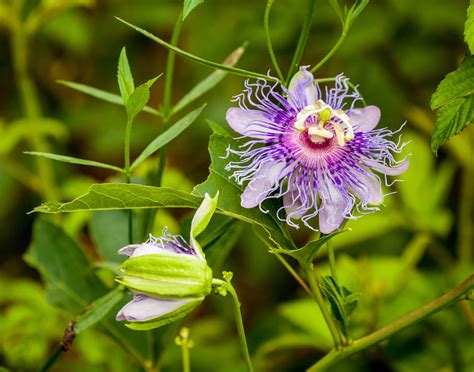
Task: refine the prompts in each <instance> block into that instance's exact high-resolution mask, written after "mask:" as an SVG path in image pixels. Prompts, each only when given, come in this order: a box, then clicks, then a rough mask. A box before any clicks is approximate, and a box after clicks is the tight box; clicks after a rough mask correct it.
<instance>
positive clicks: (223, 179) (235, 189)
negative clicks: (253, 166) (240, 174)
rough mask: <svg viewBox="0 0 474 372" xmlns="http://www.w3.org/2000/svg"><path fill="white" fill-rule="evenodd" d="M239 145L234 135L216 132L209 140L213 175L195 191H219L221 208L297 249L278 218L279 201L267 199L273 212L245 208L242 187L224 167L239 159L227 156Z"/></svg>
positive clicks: (284, 244)
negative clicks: (233, 137)
mask: <svg viewBox="0 0 474 372" xmlns="http://www.w3.org/2000/svg"><path fill="white" fill-rule="evenodd" d="M232 142H233V143H234V146H238V145H239V144H238V143H237V142H235V141H234V140H233V139H232V138H231V137H225V136H222V135H218V134H213V135H212V136H211V140H210V142H209V153H210V155H211V161H212V162H211V166H210V169H209V170H210V174H209V177H208V178H207V180H206V181H205V182H203V183H201V184H199V185H197V186H196V187H195V189H194V191H193V193H194V194H197V195H201V196H202V195H204V194H205V193H206V192H207V193H209V194H210V195H215V194H216V192H218V191H219V202H218V204H217V208H218V209H220V210H223V211H226V214H227V215H230V216H232V217H235V218H238V219H241V220H243V221H246V222H250V223H252V224H256V225H259V226H260V227H262V228H263V229H265V231H266V232H267V233H268V235H269V238H270V239H271V240H272V241H273V242H274V243H275V244H276V245H277V246H278V247H286V248H290V249H291V248H293V243H292V242H291V239H290V238H289V237H288V235H287V231H286V225H284V224H283V223H282V222H281V221H279V220H278V219H277V218H276V210H277V209H278V207H279V205H278V204H277V202H274V203H273V202H266V203H265V204H264V208H266V209H267V210H269V213H262V212H261V211H260V209H259V208H258V207H257V208H252V209H247V208H243V207H242V206H241V205H240V194H241V193H242V186H239V185H237V184H236V183H234V182H233V181H232V180H231V179H230V178H229V177H230V174H231V173H229V172H228V171H226V170H225V169H224V168H225V166H226V164H228V162H230V161H233V160H236V158H235V157H234V156H232V155H229V156H228V157H226V149H227V147H228V146H229V145H230V144H231V143H232Z"/></svg>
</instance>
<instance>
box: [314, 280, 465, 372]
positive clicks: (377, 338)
mask: <svg viewBox="0 0 474 372" xmlns="http://www.w3.org/2000/svg"><path fill="white" fill-rule="evenodd" d="M473 290H474V275H471V276H470V277H469V278H467V279H466V280H465V281H464V282H463V283H461V284H460V285H459V286H457V287H456V288H454V289H452V290H451V291H449V292H448V293H446V294H445V295H443V296H441V297H440V298H438V299H437V300H435V301H433V302H431V303H429V304H427V305H425V306H422V307H421V308H419V309H417V310H415V311H412V312H411V313H409V314H408V315H406V316H404V317H403V318H401V319H399V320H397V321H395V322H393V323H392V324H389V325H388V326H385V327H383V328H381V329H379V330H378V331H375V332H374V333H371V334H370V335H368V336H365V337H363V338H361V339H359V340H356V341H354V342H353V343H352V344H351V345H350V346H348V347H346V348H344V349H342V350H336V349H333V350H332V351H331V352H330V353H329V354H327V355H326V356H325V357H323V358H322V359H321V360H319V361H318V362H316V363H315V364H314V365H313V366H311V367H310V368H309V369H308V371H312V372H316V371H323V370H325V369H326V368H328V367H330V366H332V365H333V364H335V363H336V362H338V361H340V360H342V359H345V358H347V357H349V356H351V355H353V354H355V353H358V352H359V351H362V350H364V349H367V348H369V347H371V346H373V345H376V344H378V343H379V342H381V341H383V340H385V339H387V338H389V337H390V336H393V335H394V334H396V333H398V332H401V331H403V330H405V329H407V328H408V327H410V326H412V325H413V324H415V323H418V322H420V321H422V320H424V319H426V318H427V317H429V316H431V315H433V314H435V313H437V312H438V311H440V310H443V309H444V308H446V307H447V306H450V305H452V304H453V303H455V302H457V301H458V300H460V299H463V298H464V297H467V296H468V294H469V293H472V291H473Z"/></svg>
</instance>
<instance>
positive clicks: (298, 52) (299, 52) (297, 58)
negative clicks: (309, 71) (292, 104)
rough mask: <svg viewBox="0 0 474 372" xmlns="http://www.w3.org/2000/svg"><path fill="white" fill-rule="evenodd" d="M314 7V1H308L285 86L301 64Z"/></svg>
mask: <svg viewBox="0 0 474 372" xmlns="http://www.w3.org/2000/svg"><path fill="white" fill-rule="evenodd" d="M315 5H316V0H308V9H307V11H306V18H305V20H304V23H303V28H302V29H301V34H300V38H299V40H298V44H297V45H296V49H295V54H294V55H293V59H292V61H291V65H290V70H289V71H288V76H287V78H286V84H285V85H286V86H288V83H289V82H290V79H291V78H292V76H293V75H294V74H295V72H296V70H297V69H298V66H299V64H300V62H301V58H302V57H303V52H304V48H305V46H306V42H307V41H308V36H309V31H310V30H311V23H312V22H313V15H314V9H315Z"/></svg>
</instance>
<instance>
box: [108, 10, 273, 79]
mask: <svg viewBox="0 0 474 372" xmlns="http://www.w3.org/2000/svg"><path fill="white" fill-rule="evenodd" d="M115 18H116V19H117V20H119V21H120V22H122V23H123V24H125V25H127V26H128V27H131V28H133V29H134V30H136V31H137V32H139V33H141V34H142V35H144V36H146V37H147V38H149V39H151V40H153V41H155V42H156V43H158V44H160V45H161V46H163V47H165V48H167V49H170V50H172V51H174V52H176V54H178V55H180V56H183V57H185V58H188V59H190V60H192V61H194V62H197V63H200V64H202V65H205V66H208V67H212V68H216V69H218V70H223V71H227V72H229V73H232V74H235V75H240V76H246V77H250V78H254V79H268V76H267V75H264V74H259V73H257V72H253V71H247V70H244V69H241V68H236V67H231V66H227V65H223V64H221V63H216V62H212V61H208V60H206V59H204V58H201V57H198V56H195V55H194V54H191V53H189V52H186V51H184V50H182V49H180V48H177V47H176V46H173V45H171V44H170V43H167V42H166V41H164V40H162V39H160V38H159V37H157V36H155V35H153V34H152V33H150V32H148V31H146V30H144V29H142V28H140V27H137V26H135V25H133V24H131V23H129V22H127V21H124V20H123V19H121V18H119V17H115Z"/></svg>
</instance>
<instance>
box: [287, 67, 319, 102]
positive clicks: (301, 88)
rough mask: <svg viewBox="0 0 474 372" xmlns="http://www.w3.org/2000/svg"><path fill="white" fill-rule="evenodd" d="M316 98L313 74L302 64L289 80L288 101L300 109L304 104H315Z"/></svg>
mask: <svg viewBox="0 0 474 372" xmlns="http://www.w3.org/2000/svg"><path fill="white" fill-rule="evenodd" d="M317 100H318V91H317V90H316V87H315V85H314V76H313V74H312V73H311V72H309V71H307V70H306V66H303V67H301V68H300V70H299V71H298V72H297V73H296V74H295V75H294V76H293V78H292V79H291V81H290V85H289V87H288V102H290V103H291V104H292V105H293V106H294V107H295V108H297V109H300V110H301V109H302V108H304V107H305V106H308V105H313V104H315V103H316V101H317Z"/></svg>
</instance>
